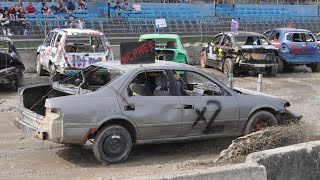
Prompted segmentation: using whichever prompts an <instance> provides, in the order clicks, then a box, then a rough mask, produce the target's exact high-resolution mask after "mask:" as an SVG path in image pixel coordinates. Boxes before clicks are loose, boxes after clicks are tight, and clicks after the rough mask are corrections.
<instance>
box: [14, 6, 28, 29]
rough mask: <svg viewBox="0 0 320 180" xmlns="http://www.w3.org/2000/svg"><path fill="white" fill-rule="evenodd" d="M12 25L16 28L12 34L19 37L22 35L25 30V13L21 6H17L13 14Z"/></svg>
mask: <svg viewBox="0 0 320 180" xmlns="http://www.w3.org/2000/svg"><path fill="white" fill-rule="evenodd" d="M11 19H12V20H13V21H11V24H12V25H13V27H14V28H12V32H13V33H14V34H17V35H22V34H23V31H24V29H26V28H25V25H26V24H25V21H24V13H23V12H22V8H21V7H19V5H16V6H15V8H14V10H13V11H12V14H11Z"/></svg>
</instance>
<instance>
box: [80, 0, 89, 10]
mask: <svg viewBox="0 0 320 180" xmlns="http://www.w3.org/2000/svg"><path fill="white" fill-rule="evenodd" d="M87 8H88V4H87V2H86V0H79V2H78V9H87Z"/></svg>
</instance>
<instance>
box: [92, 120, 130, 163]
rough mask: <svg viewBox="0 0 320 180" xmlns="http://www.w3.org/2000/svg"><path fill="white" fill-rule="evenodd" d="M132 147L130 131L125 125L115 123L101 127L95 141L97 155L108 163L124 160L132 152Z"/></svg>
mask: <svg viewBox="0 0 320 180" xmlns="http://www.w3.org/2000/svg"><path fill="white" fill-rule="evenodd" d="M112 145H113V147H111V146H112ZM112 148H113V149H112ZM131 148H132V139H131V136H130V133H129V132H128V130H126V129H125V128H124V127H122V126H120V125H115V124H114V125H109V126H107V127H105V128H103V129H101V130H100V131H99V132H98V134H97V135H96V137H95V138H94V142H93V153H94V155H95V157H96V158H97V159H98V160H99V161H100V162H102V163H107V164H114V163H119V162H121V161H124V160H125V159H126V158H127V157H128V155H129V154H130V151H131ZM112 151H114V152H112Z"/></svg>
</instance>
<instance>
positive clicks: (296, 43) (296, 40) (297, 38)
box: [286, 32, 306, 61]
mask: <svg viewBox="0 0 320 180" xmlns="http://www.w3.org/2000/svg"><path fill="white" fill-rule="evenodd" d="M303 39H304V36H303V34H302V33H300V32H290V33H287V34H286V41H287V45H288V47H289V53H290V55H291V56H292V59H291V61H293V60H295V59H299V58H300V57H299V56H301V55H303V52H302V50H303V48H304V47H305V46H306V43H305V42H304V40H303Z"/></svg>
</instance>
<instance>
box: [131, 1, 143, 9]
mask: <svg viewBox="0 0 320 180" xmlns="http://www.w3.org/2000/svg"><path fill="white" fill-rule="evenodd" d="M132 7H133V10H136V11H141V5H140V4H139V1H138V0H135V1H134V4H133V6H132Z"/></svg>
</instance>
